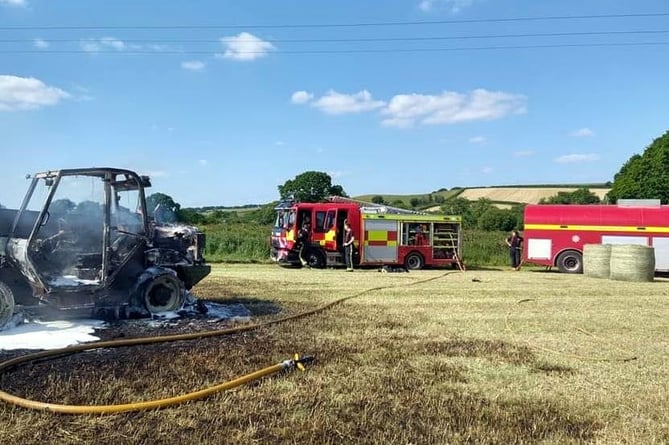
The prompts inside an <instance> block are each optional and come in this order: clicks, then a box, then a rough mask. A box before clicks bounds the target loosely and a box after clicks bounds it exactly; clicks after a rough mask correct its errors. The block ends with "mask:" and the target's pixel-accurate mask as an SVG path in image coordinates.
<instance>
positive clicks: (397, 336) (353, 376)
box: [0, 265, 669, 444]
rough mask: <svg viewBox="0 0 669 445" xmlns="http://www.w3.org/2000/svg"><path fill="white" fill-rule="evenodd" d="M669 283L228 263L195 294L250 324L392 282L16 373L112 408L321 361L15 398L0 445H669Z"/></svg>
mask: <svg viewBox="0 0 669 445" xmlns="http://www.w3.org/2000/svg"><path fill="white" fill-rule="evenodd" d="M430 278H434V279H433V280H429V281H426V280H427V279H430ZM668 284H669V283H667V282H663V281H656V282H654V283H642V284H639V283H635V284H632V283H622V282H613V281H608V280H598V279H593V278H588V277H583V276H570V275H559V274H554V273H540V272H532V271H523V272H502V271H469V272H465V273H461V272H452V273H450V272H446V271H442V270H435V271H420V272H411V273H408V274H382V273H378V272H376V271H375V270H365V271H356V272H355V273H353V274H347V273H345V272H344V271H341V270H308V269H281V268H277V267H272V266H258V265H224V266H218V267H216V268H215V269H214V272H213V273H212V275H211V276H210V277H208V278H207V279H206V280H205V281H204V282H203V283H201V285H199V286H198V287H197V288H196V293H197V294H198V295H199V296H200V297H202V298H209V299H213V300H216V301H221V302H226V301H231V302H242V303H246V304H247V305H248V307H249V308H250V310H251V311H252V312H253V313H254V314H255V315H256V316H255V317H254V321H262V320H271V319H274V318H277V317H281V316H284V315H286V314H292V313H298V312H301V311H303V310H307V309H312V308H315V307H318V306H319V305H321V304H323V303H326V302H329V301H333V300H335V299H337V298H341V297H346V296H349V295H352V294H354V293H357V292H359V291H361V290H364V289H371V288H376V287H383V289H380V290H375V291H372V292H368V293H366V294H364V295H362V296H360V297H357V298H355V299H351V300H348V301H346V302H344V303H342V304H340V305H337V306H334V307H333V308H331V309H328V310H327V311H325V312H321V313H319V314H316V315H313V316H310V317H307V318H304V319H300V320H297V321H293V322H289V323H284V324H280V325H273V326H268V327H265V328H261V329H260V330H257V331H252V332H247V333H243V334H237V335H232V336H226V337H219V338H209V339H203V340H196V341H189V342H186V341H184V342H176V343H169V344H161V345H151V346H143V347H134V348H119V349H107V350H94V351H91V352H88V353H84V354H78V355H75V356H70V357H66V358H61V359H58V360H52V361H47V362H41V363H35V364H31V365H27V366H23V367H21V368H18V369H16V370H14V371H13V372H11V373H8V374H6V375H5V376H3V377H2V381H1V383H2V388H3V389H5V390H7V391H10V392H14V393H16V394H19V395H22V396H26V397H31V398H35V399H38V400H43V401H51V402H57V403H72V404H107V403H125V402H128V401H139V400H144V399H149V398H159V397H168V396H172V395H176V394H180V393H184V392H187V391H193V390H196V389H199V388H202V387H206V386H211V385H213V384H216V383H219V382H221V381H224V380H228V379H231V378H234V377H236V376H238V375H241V374H244V373H247V372H251V371H253V370H255V369H258V368H261V367H264V366H268V365H271V364H274V363H276V362H278V361H281V360H283V359H285V358H288V357H290V356H292V354H293V353H295V352H299V353H302V354H304V353H311V354H314V355H315V356H316V358H317V361H316V363H315V364H314V365H313V366H311V367H309V368H308V370H307V371H306V372H305V373H299V372H293V373H291V374H286V375H277V376H274V377H270V378H266V379H264V380H261V381H258V382H256V383H252V384H249V385H246V386H244V387H241V388H238V389H236V390H233V391H229V392H226V393H220V394H217V395H214V396H211V397H209V398H207V399H203V400H200V401H196V402H191V403H189V404H186V405H180V406H175V407H170V408H166V409H162V410H155V411H148V412H139V413H125V414H116V415H106V416H67V415H57V414H51V413H44V412H35V411H29V410H25V409H22V408H16V407H12V406H9V405H6V404H2V405H0V419H2V424H3V428H2V430H1V431H0V443H3V444H4V443H7V444H9V443H12V444H15V443H21V444H31V443H60V444H66V443H67V444H69V443H72V444H74V443H99V444H105V443H109V444H112V443H147V444H148V443H152V444H163V443H164V444H180V443H202V444H221V443H302V444H304V443H309V444H311V443H319V444H320V443H323V444H327V443H333V444H334V443H337V444H339V443H369V444H376V443H379V444H380V443H384V444H389V443H400V444H432V443H434V444H460V443H467V444H470V443H471V444H521V443H560V444H563V443H607V444H610V443H644V444H650V443H667V442H669V433H668V432H667V431H669V426H668V419H669V406H668V405H669V402H667V400H669V397H668V396H669V394H667V393H668V390H667V371H666V369H665V364H666V363H668V362H669V360H667V359H668V358H669V357H668V350H669V349H668V348H667V346H668V344H667V337H668V336H667V333H668V327H667V321H666V320H668V319H669V309H668V307H669V305H668V304H667V295H668V293H669V288H667V285H668ZM184 323H186V326H185V327H184V326H183V325H182V326H181V327H180V329H188V322H184ZM220 327H221V326H220V324H212V326H211V328H220ZM195 328H196V327H193V329H195ZM197 328H200V329H201V328H202V326H198V327H197ZM121 331H122V328H121ZM158 331H159V332H156V334H164V333H168V332H163V331H169V329H166V330H162V331H161V330H158ZM115 332H116V334H119V332H118V331H115ZM102 333H104V331H102ZM147 333H148V332H147ZM121 334H122V332H121Z"/></svg>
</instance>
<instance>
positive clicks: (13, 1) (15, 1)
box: [0, 0, 28, 6]
mask: <svg viewBox="0 0 669 445" xmlns="http://www.w3.org/2000/svg"><path fill="white" fill-rule="evenodd" d="M0 5H9V6H27V5H28V2H27V1H26V0H0Z"/></svg>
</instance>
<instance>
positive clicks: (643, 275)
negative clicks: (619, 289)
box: [611, 244, 655, 281]
mask: <svg viewBox="0 0 669 445" xmlns="http://www.w3.org/2000/svg"><path fill="white" fill-rule="evenodd" d="M654 276H655V249H654V248H652V247H648V246H639V245H634V244H618V245H616V244H614V245H613V246H611V279H612V280H618V281H653V278H654Z"/></svg>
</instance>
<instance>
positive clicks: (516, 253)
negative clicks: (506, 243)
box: [509, 247, 520, 269]
mask: <svg viewBox="0 0 669 445" xmlns="http://www.w3.org/2000/svg"><path fill="white" fill-rule="evenodd" d="M509 257H510V258H511V267H513V268H514V269H515V268H517V267H518V266H520V249H519V248H518V247H511V248H509Z"/></svg>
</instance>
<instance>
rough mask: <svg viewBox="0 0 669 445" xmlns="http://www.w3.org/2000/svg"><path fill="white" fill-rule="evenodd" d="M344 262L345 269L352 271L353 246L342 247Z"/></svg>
mask: <svg viewBox="0 0 669 445" xmlns="http://www.w3.org/2000/svg"><path fill="white" fill-rule="evenodd" d="M344 261H345V262H346V268H347V269H353V245H352V244H351V245H349V246H345V247H344Z"/></svg>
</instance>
